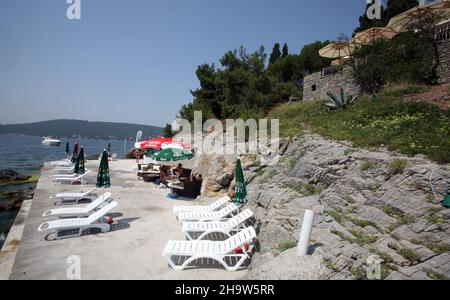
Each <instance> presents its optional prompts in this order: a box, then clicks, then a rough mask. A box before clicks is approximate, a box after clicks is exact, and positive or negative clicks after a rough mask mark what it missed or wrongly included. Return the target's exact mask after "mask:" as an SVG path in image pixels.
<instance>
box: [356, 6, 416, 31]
mask: <svg viewBox="0 0 450 300" xmlns="http://www.w3.org/2000/svg"><path fill="white" fill-rule="evenodd" d="M370 5H372V4H367V5H366V9H365V10H364V14H363V15H362V16H361V17H359V27H358V28H356V29H355V31H354V34H356V33H358V32H360V31H364V30H366V29H369V28H372V27H384V26H386V25H387V24H388V23H389V20H391V18H392V17H394V16H396V15H398V14H401V13H402V12H405V11H407V10H409V9H411V8H413V7H415V6H417V5H419V2H418V1H417V0H388V1H387V3H386V5H384V6H382V7H381V19H374V20H370V19H369V18H367V15H366V12H367V9H368V8H369V6H370Z"/></svg>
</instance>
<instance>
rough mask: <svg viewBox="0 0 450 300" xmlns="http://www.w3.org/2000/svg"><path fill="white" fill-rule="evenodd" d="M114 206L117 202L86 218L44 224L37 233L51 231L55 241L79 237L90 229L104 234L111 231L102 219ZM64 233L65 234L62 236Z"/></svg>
mask: <svg viewBox="0 0 450 300" xmlns="http://www.w3.org/2000/svg"><path fill="white" fill-rule="evenodd" d="M116 206H117V202H111V203H110V204H108V205H106V206H105V207H103V208H102V209H100V210H99V211H96V212H95V213H93V214H92V215H90V216H89V217H88V218H76V219H61V220H55V221H49V222H45V223H42V224H41V225H39V228H38V231H39V232H43V231H47V230H52V231H54V232H55V234H56V239H57V240H60V239H65V238H70V237H77V236H81V235H82V234H83V232H84V231H85V230H89V229H91V228H97V229H99V230H101V232H103V233H105V232H108V231H110V230H111V225H110V224H108V223H105V222H104V221H103V217H104V216H105V215H106V214H107V213H109V212H110V211H111V210H112V209H113V208H114V207H116ZM66 232H67V234H64V233H66Z"/></svg>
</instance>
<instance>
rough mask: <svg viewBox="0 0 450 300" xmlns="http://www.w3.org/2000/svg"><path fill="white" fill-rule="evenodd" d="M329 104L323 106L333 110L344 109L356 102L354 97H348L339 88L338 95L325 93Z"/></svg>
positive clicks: (329, 92)
mask: <svg viewBox="0 0 450 300" xmlns="http://www.w3.org/2000/svg"><path fill="white" fill-rule="evenodd" d="M327 95H328V97H329V98H330V102H328V103H326V104H325V105H326V106H328V107H331V108H333V109H337V108H346V107H347V106H348V105H352V104H353V102H355V100H356V98H357V97H356V96H352V95H349V94H348V93H347V92H346V91H345V90H344V89H343V88H341V91H340V93H336V92H334V93H333V92H331V91H328V92H327Z"/></svg>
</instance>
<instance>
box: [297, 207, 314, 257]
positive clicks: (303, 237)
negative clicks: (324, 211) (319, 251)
mask: <svg viewBox="0 0 450 300" xmlns="http://www.w3.org/2000/svg"><path fill="white" fill-rule="evenodd" d="M313 225H314V212H313V211H312V210H308V209H307V210H305V215H304V216H303V224H302V229H301V231H300V238H299V239H298V247H297V255H298V256H306V255H307V254H308V248H309V239H310V238H311V231H312V227H313Z"/></svg>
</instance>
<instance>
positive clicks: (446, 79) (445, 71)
mask: <svg viewBox="0 0 450 300" xmlns="http://www.w3.org/2000/svg"><path fill="white" fill-rule="evenodd" d="M438 49H439V53H440V54H441V55H440V60H441V64H440V67H439V69H438V74H439V78H440V81H441V83H450V40H446V41H442V42H441V43H440V44H439V48H438Z"/></svg>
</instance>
